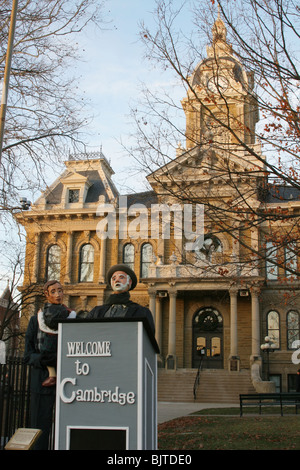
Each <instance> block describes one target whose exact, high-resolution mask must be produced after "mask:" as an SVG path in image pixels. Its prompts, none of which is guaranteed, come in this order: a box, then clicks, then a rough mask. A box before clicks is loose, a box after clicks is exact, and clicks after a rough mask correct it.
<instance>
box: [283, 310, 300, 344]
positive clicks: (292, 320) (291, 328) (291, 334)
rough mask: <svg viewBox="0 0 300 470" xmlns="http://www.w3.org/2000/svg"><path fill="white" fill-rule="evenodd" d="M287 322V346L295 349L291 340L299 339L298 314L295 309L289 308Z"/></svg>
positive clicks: (299, 325)
mask: <svg viewBox="0 0 300 470" xmlns="http://www.w3.org/2000/svg"><path fill="white" fill-rule="evenodd" d="M286 322H287V346H288V349H295V346H294V347H293V342H294V341H297V340H299V339H300V315H299V313H298V312H296V311H295V310H290V311H289V312H288V314H287V317H286Z"/></svg>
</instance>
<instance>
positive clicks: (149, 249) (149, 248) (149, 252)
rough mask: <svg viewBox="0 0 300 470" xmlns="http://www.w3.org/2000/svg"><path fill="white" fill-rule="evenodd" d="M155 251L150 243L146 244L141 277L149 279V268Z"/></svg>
mask: <svg viewBox="0 0 300 470" xmlns="http://www.w3.org/2000/svg"><path fill="white" fill-rule="evenodd" d="M152 257H153V249H152V245H151V244H150V243H145V244H144V245H143V246H142V251H141V277H142V278H143V277H147V276H148V271H149V266H150V264H151V262H152Z"/></svg>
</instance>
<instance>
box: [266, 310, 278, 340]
mask: <svg viewBox="0 0 300 470" xmlns="http://www.w3.org/2000/svg"><path fill="white" fill-rule="evenodd" d="M267 335H268V336H269V337H270V339H271V341H273V343H275V348H276V349H278V348H279V347H280V328H279V313H278V312H276V311H275V310H271V311H270V312H269V313H268V315H267Z"/></svg>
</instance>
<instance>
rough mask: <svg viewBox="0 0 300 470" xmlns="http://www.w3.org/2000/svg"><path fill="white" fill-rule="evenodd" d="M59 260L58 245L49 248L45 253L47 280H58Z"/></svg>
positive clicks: (59, 250)
mask: <svg viewBox="0 0 300 470" xmlns="http://www.w3.org/2000/svg"><path fill="white" fill-rule="evenodd" d="M60 258H61V249H60V247H59V246H58V245H52V246H50V248H49V250H48V253H47V275H46V277H47V280H48V281H51V280H53V279H57V280H58V281H59V278H60Z"/></svg>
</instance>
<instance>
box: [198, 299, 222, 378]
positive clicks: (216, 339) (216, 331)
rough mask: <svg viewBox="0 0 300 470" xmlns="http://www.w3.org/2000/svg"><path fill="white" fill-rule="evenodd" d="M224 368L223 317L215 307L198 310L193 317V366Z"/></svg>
mask: <svg viewBox="0 0 300 470" xmlns="http://www.w3.org/2000/svg"><path fill="white" fill-rule="evenodd" d="M200 360H201V361H202V367H203V368H204V369H223V318H222V315H220V313H219V312H218V311H217V310H216V309H214V308H213V307H204V308H201V309H200V310H198V311H197V312H196V313H195V315H194V318H193V355H192V367H193V368H198V367H199V364H200Z"/></svg>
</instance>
